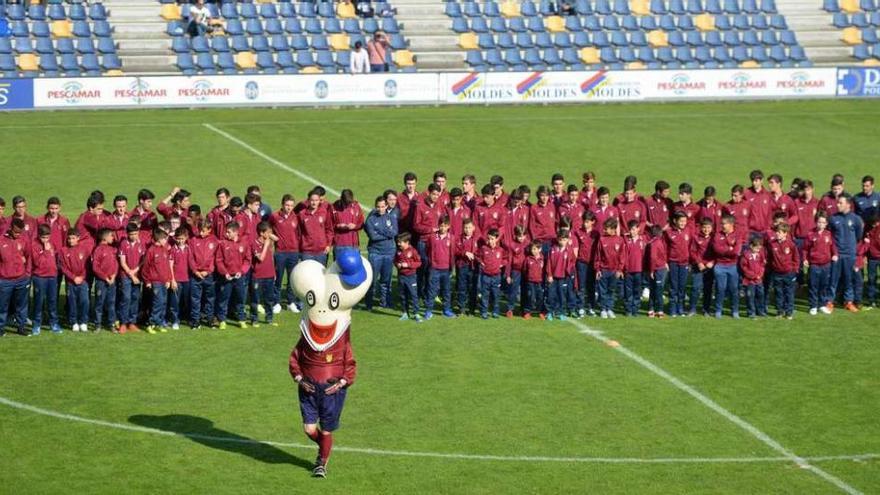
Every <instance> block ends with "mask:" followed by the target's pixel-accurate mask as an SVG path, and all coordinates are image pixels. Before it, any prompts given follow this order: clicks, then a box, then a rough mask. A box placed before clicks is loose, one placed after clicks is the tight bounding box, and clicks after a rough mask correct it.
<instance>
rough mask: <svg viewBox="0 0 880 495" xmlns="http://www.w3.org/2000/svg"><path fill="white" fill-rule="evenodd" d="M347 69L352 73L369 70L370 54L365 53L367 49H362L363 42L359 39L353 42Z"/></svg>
mask: <svg viewBox="0 0 880 495" xmlns="http://www.w3.org/2000/svg"><path fill="white" fill-rule="evenodd" d="M349 69H350V70H351V73H352V74H366V73H369V72H370V56H369V54H367V50H365V49H364V44H363V43H361V42H360V41H355V42H354V50H352V52H351V64H350V66H349Z"/></svg>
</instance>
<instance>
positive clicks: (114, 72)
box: [104, 69, 124, 77]
mask: <svg viewBox="0 0 880 495" xmlns="http://www.w3.org/2000/svg"><path fill="white" fill-rule="evenodd" d="M104 75H105V76H111V77H118V76H122V75H124V74H123V72H122V71H121V70H119V69H113V70H108V71H107V72H105V73H104Z"/></svg>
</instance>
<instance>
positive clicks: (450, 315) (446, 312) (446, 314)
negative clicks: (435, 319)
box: [443, 309, 455, 318]
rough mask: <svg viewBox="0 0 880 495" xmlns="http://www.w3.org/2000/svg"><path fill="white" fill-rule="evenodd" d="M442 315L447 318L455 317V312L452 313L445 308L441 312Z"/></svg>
mask: <svg viewBox="0 0 880 495" xmlns="http://www.w3.org/2000/svg"><path fill="white" fill-rule="evenodd" d="M443 316H445V317H447V318H455V313H453V312H452V310H450V309H447V310H446V311H444V312H443Z"/></svg>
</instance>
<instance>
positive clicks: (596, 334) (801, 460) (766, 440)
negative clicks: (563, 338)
mask: <svg viewBox="0 0 880 495" xmlns="http://www.w3.org/2000/svg"><path fill="white" fill-rule="evenodd" d="M570 321H571V323H572V324H573V325H574V326H576V327H577V328H579V329H580V333H582V334H584V335H589V336H590V337H593V338H594V339H596V340H598V341H600V342H602V343H603V344H606V345H608V344H609V342H610V341H611V339H609V338H608V337H606V336H605V335H604V334H603V333H602V332H600V331H598V330H594V329H592V328H590V327H588V326H586V325H584V324H583V323H581V322H579V321H577V320H570ZM610 347H611V348H612V349H614V350H616V351H617V352H619V353H621V354H623V355H624V356H626V357H628V358H629V359H631V360H633V361H635V362H636V363H638V364H639V365H641V366H642V367H643V368H645V369H647V370H648V371H650V372H651V373H654V374H655V375H657V376H659V377H660V378H663V379H664V380H666V381H667V382H669V383H671V384H672V385H673V386H674V387H675V388H677V389H679V390H681V391H682V392H684V393H686V394H688V395H690V396H691V397H693V398H694V399H697V400H698V401H699V402H700V403H701V404H703V405H704V406H706V407H708V408H709V409H711V410H713V411H715V412H716V413H718V414H719V415H721V416H722V417H724V419H726V420H728V421H730V422H731V423H733V424H735V425H736V426H739V427H740V428H742V429H743V430H745V431H746V432H748V433H749V434H750V435H752V436H753V437H755V438H756V439H758V440H760V441H761V442H762V443H763V444H765V445H767V446H768V447H770V448H771V449H773V450H775V451H776V452H779V453H780V454H782V456H783V457H784V458H785V459H787V460H788V461H790V462H794V463H795V464H797V465H798V466H799V467H800V468H802V469H806V470H808V471H810V472H812V473H813V474H815V475H817V476H819V477H820V478H822V479H824V480H825V481H827V482H829V483H831V484H832V485H834V486H836V487H837V488H839V489H841V490H842V491H844V492H846V493H848V494H850V495H862V492H861V491H859V490H857V489H856V488H854V487H853V486H851V485H849V484H847V483H846V482H845V481H843V480H841V479H840V478H838V477H836V476H834V475H833V474H831V473H829V472H827V471H825V470H823V469H820V468H818V467H816V466H814V465H812V464H810V462H809V460H808V459H807V458H805V457H801V456H799V455H797V454H795V453H794V452H792V451H791V450H789V449H787V448H786V447H784V446H782V444H780V443H779V442H777V441H776V440H774V439H773V438H771V437H770V436H769V435H767V434H766V433H764V432H763V431H761V430H759V429H758V428H757V427H755V426H754V425H752V424H751V423H749V422H748V421H746V420H744V419H742V418H740V417H739V416H737V415H736V414H734V413H732V412H730V411H728V410H727V409H725V408H724V407H723V406H721V405H720V404H718V403H717V402H715V401H714V400H712V399H710V398H709V397H707V396H705V395H703V394H702V393H701V392H699V391H698V390H697V389H695V388H693V387H691V386H690V385H688V384H686V383H684V382H683V381H681V380H679V379H678V378H676V377H675V376H673V375H672V374H671V373H669V372H668V371H666V370H664V369H663V368H661V367H659V366H657V365H656V364H654V363H652V362H650V361H648V360H647V359H645V358H643V357H642V356H640V355H638V354H636V353H635V352H633V351H631V350H629V349H627V348H626V347H624V346H622V345H620V344H619V343H617V345H614V346H610Z"/></svg>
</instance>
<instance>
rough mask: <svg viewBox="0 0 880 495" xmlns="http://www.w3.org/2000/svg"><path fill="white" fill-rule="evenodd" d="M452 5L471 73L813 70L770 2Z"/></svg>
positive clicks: (597, 0)
mask: <svg viewBox="0 0 880 495" xmlns="http://www.w3.org/2000/svg"><path fill="white" fill-rule="evenodd" d="M570 2H571V3H570V4H569V5H568V7H569V8H570V9H571V10H570V15H560V14H562V5H563V4H564V2H563V1H560V2H558V3H554V2H551V1H550V0H540V1H539V2H537V3H536V2H533V1H531V0H525V1H522V2H515V1H507V2H504V3H501V4H499V3H497V2H495V1H493V0H489V1H486V2H482V3H478V2H473V1H462V2H458V1H450V2H447V3H446V14H447V16H448V17H449V18H450V19H451V21H452V30H453V31H454V32H455V33H458V34H459V46H460V47H461V48H462V49H463V50H466V61H467V63H468V65H469V66H470V67H471V68H472V69H473V70H476V71H486V70H493V71H494V70H497V71H506V70H583V69H585V68H586V69H598V68H608V69H624V68H633V69H644V68H648V69H660V68H681V67H684V68H694V69H695V68H721V67H729V68H734V67H741V66H745V67H749V66H762V67H796V66H800V67H804V66H810V65H811V63H810V62H809V60H808V59H807V57H806V55H805V53H804V49H803V47H802V46H800V45H799V44H798V40H797V36H796V35H795V33H794V32H793V31H791V30H790V29H789V28H788V25H787V22H786V19H785V16H783V15H782V14H779V13H778V11H777V8H776V5H775V1H774V0H705V2H704V1H703V0H570Z"/></svg>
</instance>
